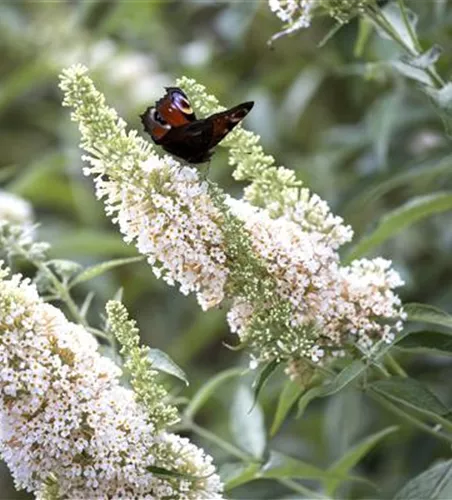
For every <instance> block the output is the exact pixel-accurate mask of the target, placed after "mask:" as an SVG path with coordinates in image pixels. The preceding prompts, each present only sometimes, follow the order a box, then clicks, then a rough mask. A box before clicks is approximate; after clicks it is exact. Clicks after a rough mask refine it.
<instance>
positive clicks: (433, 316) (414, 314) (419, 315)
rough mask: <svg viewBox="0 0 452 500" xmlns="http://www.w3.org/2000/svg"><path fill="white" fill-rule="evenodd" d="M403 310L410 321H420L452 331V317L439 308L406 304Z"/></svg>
mask: <svg viewBox="0 0 452 500" xmlns="http://www.w3.org/2000/svg"><path fill="white" fill-rule="evenodd" d="M403 310H404V311H405V312H406V313H407V314H408V321H419V322H421V323H428V324H431V325H438V326H445V327H446V328H450V329H452V316H451V315H450V314H448V313H447V312H446V311H443V310H442V309H439V308H437V307H434V306H430V305H428V304H418V303H411V304H405V305H404V306H403Z"/></svg>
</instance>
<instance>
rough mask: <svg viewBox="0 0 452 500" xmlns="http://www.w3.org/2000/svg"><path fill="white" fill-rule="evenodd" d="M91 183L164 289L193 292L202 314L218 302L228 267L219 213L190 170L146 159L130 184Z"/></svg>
mask: <svg viewBox="0 0 452 500" xmlns="http://www.w3.org/2000/svg"><path fill="white" fill-rule="evenodd" d="M88 160H90V158H88ZM92 163H93V164H94V165H96V166H97V167H98V166H99V164H98V163H97V162H95V161H94V162H92ZM94 181H95V183H96V188H97V189H96V192H97V196H98V197H99V198H105V205H106V211H107V213H108V214H115V221H117V222H118V225H119V228H120V231H121V232H122V233H123V234H124V239H125V240H126V241H127V242H132V241H134V242H135V243H136V245H137V248H138V251H139V252H140V253H142V254H144V255H146V256H147V257H148V261H149V263H150V264H152V265H153V269H154V272H155V273H156V275H157V277H162V279H164V280H165V281H166V282H167V283H168V284H169V285H174V284H175V283H179V285H180V290H181V292H182V293H184V294H189V293H191V292H195V293H196V295H197V298H198V302H199V303H200V305H201V307H202V308H203V309H204V310H206V309H209V308H210V307H213V306H215V305H218V304H219V303H220V302H221V301H222V300H223V298H224V286H225V283H226V280H227V278H228V269H227V267H226V266H225V261H226V255H225V253H224V249H223V236H222V232H221V219H222V214H221V212H220V211H219V210H218V209H217V208H216V207H215V206H214V204H213V202H212V200H211V199H210V197H209V195H208V194H207V184H206V182H201V180H200V179H199V175H198V172H197V171H196V170H195V169H194V168H190V167H181V166H180V165H179V164H178V163H177V162H175V161H174V160H173V159H171V158H170V157H165V158H163V159H161V158H159V157H158V156H156V155H150V156H149V157H148V158H147V160H145V161H144V162H143V163H142V164H141V170H140V177H139V179H138V180H137V181H135V182H134V181H133V180H132V181H131V182H130V183H123V182H117V181H115V180H114V179H112V178H110V179H108V180H104V179H102V178H101V177H100V176H97V177H95V179H94Z"/></svg>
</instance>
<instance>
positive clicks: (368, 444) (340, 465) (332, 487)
mask: <svg viewBox="0 0 452 500" xmlns="http://www.w3.org/2000/svg"><path fill="white" fill-rule="evenodd" d="M397 429H398V427H396V426H392V427H388V428H386V429H383V430H382V431H380V432H377V433H375V434H372V435H371V436H369V437H367V438H365V439H363V440H362V441H361V442H360V443H358V444H357V445H355V446H353V448H351V449H350V450H349V451H347V452H346V453H345V455H344V456H343V457H341V458H340V460H338V461H337V462H335V463H334V464H333V465H332V466H331V467H330V468H329V469H328V472H329V473H330V474H331V477H329V478H328V479H327V480H326V481H325V487H326V491H327V494H328V495H329V496H333V495H334V493H335V491H336V489H337V487H338V486H339V485H340V481H339V480H338V479H336V478H335V477H334V476H344V477H346V475H347V474H349V473H350V470H351V469H352V468H353V467H355V465H356V464H357V463H358V462H359V461H360V460H361V459H362V458H363V457H365V456H366V455H367V454H368V453H369V451H370V450H371V449H372V448H373V447H374V446H375V445H376V444H377V443H378V441H380V440H381V439H383V438H384V437H386V436H387V435H388V434H391V433H393V432H395V431H396V430H397Z"/></svg>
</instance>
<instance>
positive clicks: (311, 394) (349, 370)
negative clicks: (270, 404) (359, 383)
mask: <svg viewBox="0 0 452 500" xmlns="http://www.w3.org/2000/svg"><path fill="white" fill-rule="evenodd" d="M366 369H367V365H366V364H364V363H363V362H362V361H353V363H351V364H350V365H348V366H347V367H346V368H344V369H343V370H342V371H341V372H339V373H338V374H337V375H336V377H335V378H334V379H333V380H332V381H330V382H327V383H326V384H324V385H320V386H317V387H313V388H312V389H309V391H307V392H305V393H304V394H303V396H302V397H301V398H300V401H299V402H298V415H297V417H300V416H301V415H302V414H303V412H304V410H305V408H306V406H307V405H308V404H309V403H310V402H311V401H312V400H313V399H316V398H324V397H325V396H329V395H330V394H334V393H336V392H339V391H340V390H341V389H343V388H344V387H346V386H347V385H348V384H350V383H351V382H352V381H353V380H355V378H356V377H358V376H359V375H361V374H362V373H363V372H364V371H365V370H366Z"/></svg>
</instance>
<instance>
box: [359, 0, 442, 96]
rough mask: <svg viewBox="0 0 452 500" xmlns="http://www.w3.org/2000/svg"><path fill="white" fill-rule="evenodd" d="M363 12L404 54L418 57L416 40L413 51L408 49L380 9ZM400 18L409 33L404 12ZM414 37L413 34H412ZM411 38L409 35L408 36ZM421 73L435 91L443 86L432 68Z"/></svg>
mask: <svg viewBox="0 0 452 500" xmlns="http://www.w3.org/2000/svg"><path fill="white" fill-rule="evenodd" d="M365 12H366V14H367V16H368V17H369V18H370V19H371V20H372V21H373V22H374V23H375V24H376V25H377V26H378V27H379V28H380V29H381V30H382V31H384V32H385V33H386V34H387V35H388V36H389V37H390V38H391V39H392V40H393V41H394V42H395V43H397V44H398V45H399V46H400V47H401V48H402V49H403V50H404V51H405V52H407V53H408V54H409V55H410V56H412V57H417V56H419V55H420V51H422V48H420V49H419V50H418V46H419V47H420V45H419V42H417V39H416V38H415V40H414V41H413V43H414V46H415V49H413V48H412V47H410V46H409V45H407V44H406V43H405V41H404V40H403V38H402V37H401V36H400V35H399V34H398V33H397V31H396V30H395V29H394V27H393V26H392V24H391V23H390V22H389V21H388V20H387V19H386V17H385V16H384V15H383V14H382V12H381V9H379V8H372V7H367V8H366V9H365ZM402 16H404V19H406V22H407V23H408V26H409V27H408V26H407V29H408V30H409V32H410V33H411V31H412V27H411V26H410V24H409V20H408V18H407V17H405V16H406V10H405V9H403V10H402ZM413 36H414V37H415V34H413ZM410 38H411V34H410ZM421 71H423V72H424V73H425V74H426V75H427V76H428V77H429V78H430V80H431V83H432V85H433V86H435V87H436V88H437V89H440V88H441V87H443V86H444V81H443V79H442V78H441V77H440V76H439V75H438V73H437V72H436V70H435V69H432V68H426V69H424V70H421Z"/></svg>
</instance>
